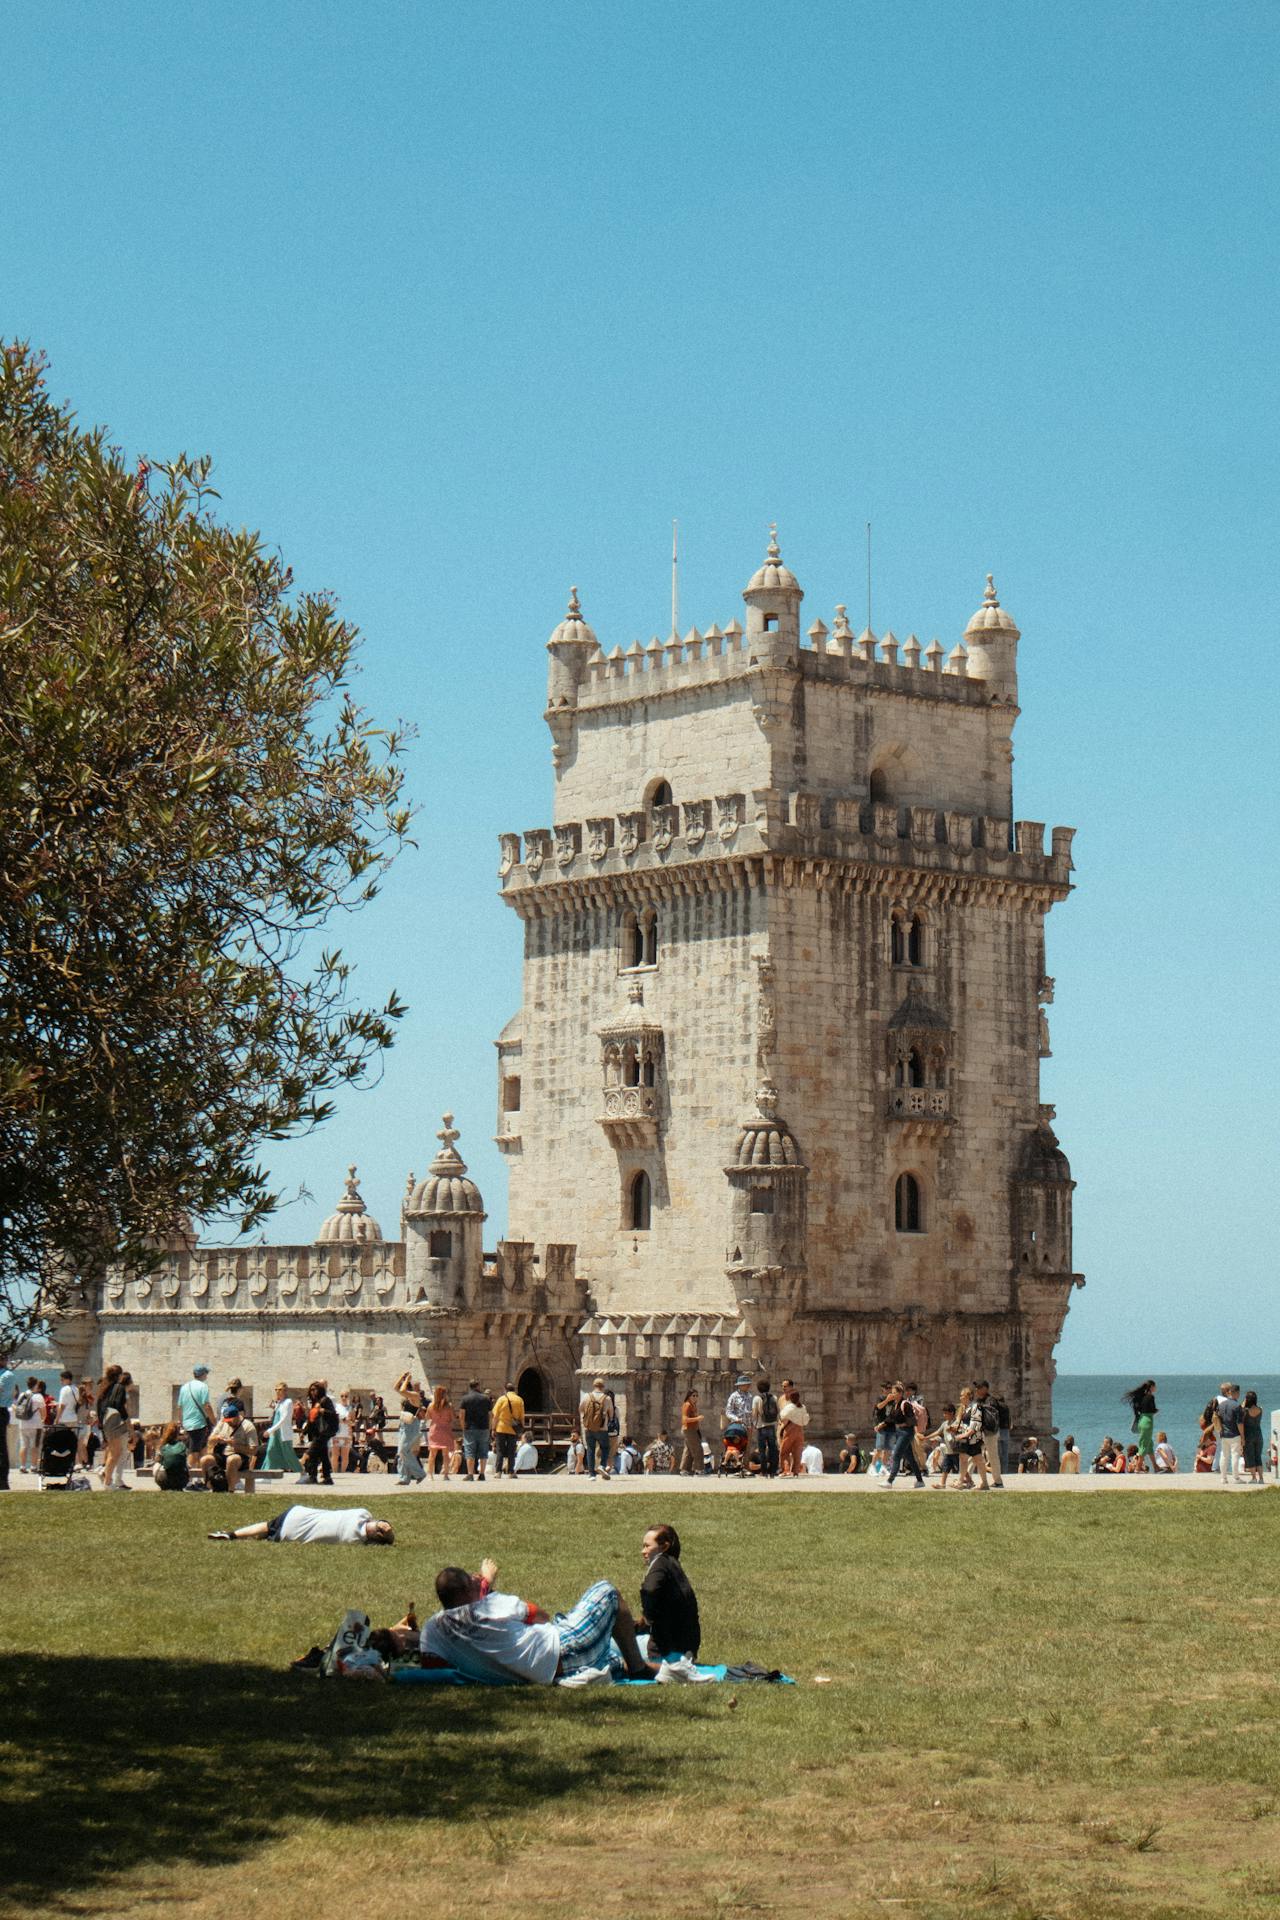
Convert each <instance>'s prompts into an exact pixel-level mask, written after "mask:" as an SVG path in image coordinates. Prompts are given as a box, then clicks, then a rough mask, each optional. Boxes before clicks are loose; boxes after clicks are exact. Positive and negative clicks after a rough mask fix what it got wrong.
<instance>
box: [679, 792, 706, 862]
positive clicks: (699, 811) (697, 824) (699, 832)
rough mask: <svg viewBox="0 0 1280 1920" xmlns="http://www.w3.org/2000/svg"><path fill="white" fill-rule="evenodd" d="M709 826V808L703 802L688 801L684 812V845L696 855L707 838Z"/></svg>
mask: <svg viewBox="0 0 1280 1920" xmlns="http://www.w3.org/2000/svg"><path fill="white" fill-rule="evenodd" d="M710 824H711V808H710V806H709V805H708V803H707V802H706V801H705V800H690V801H688V802H687V803H686V806H685V810H684V838H685V845H686V846H688V847H690V848H692V849H693V851H694V852H695V853H696V852H697V850H698V848H699V847H700V846H701V845H702V843H703V841H704V840H705V839H706V837H707V829H708V827H709V826H710Z"/></svg>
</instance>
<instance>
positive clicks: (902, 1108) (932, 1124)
mask: <svg viewBox="0 0 1280 1920" xmlns="http://www.w3.org/2000/svg"><path fill="white" fill-rule="evenodd" d="M889 1118H890V1119H891V1120H900V1121H903V1122H905V1123H906V1130H907V1131H908V1132H909V1133H910V1134H912V1135H913V1136H914V1137H916V1138H923V1137H925V1136H927V1135H930V1134H938V1133H946V1132H948V1131H949V1130H950V1128H951V1125H952V1123H953V1120H954V1118H955V1116H954V1115H953V1113H952V1111H951V1090H950V1088H949V1087H891V1088H890V1089H889Z"/></svg>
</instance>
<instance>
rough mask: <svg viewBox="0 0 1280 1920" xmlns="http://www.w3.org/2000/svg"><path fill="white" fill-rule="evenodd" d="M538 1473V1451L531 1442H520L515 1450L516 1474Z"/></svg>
mask: <svg viewBox="0 0 1280 1920" xmlns="http://www.w3.org/2000/svg"><path fill="white" fill-rule="evenodd" d="M537 1471H538V1449H537V1448H536V1447H535V1446H534V1444H533V1442H532V1440H522V1441H521V1442H520V1445H519V1446H518V1447H517V1448H516V1472H517V1473H536V1472H537Z"/></svg>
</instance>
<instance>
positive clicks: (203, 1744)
mask: <svg viewBox="0 0 1280 1920" xmlns="http://www.w3.org/2000/svg"><path fill="white" fill-rule="evenodd" d="M564 1700H565V1696H564V1695H562V1694H558V1693H556V1692H555V1691H554V1690H553V1689H546V1690H544V1689H535V1688H529V1689H524V1688H520V1689H512V1690H510V1691H507V1690H499V1689H495V1690H493V1691H490V1690H487V1689H484V1688H475V1689H474V1690H467V1689H456V1688H442V1689H441V1690H440V1691H439V1693H436V1692H435V1691H434V1690H428V1689H422V1690H419V1689H416V1688H414V1689H404V1690H401V1689H399V1688H387V1687H375V1686H359V1685H356V1684H354V1683H351V1682H345V1683H344V1682H341V1681H318V1680H316V1679H315V1678H313V1677H312V1676H310V1675H297V1674H292V1673H289V1672H287V1671H286V1672H278V1671H275V1670H273V1669H272V1668H269V1667H259V1666H251V1665H247V1664H244V1665H233V1664H226V1663H222V1662H217V1663H213V1662H200V1661H198V1660H192V1661H179V1660H166V1659H107V1658H103V1659H96V1658H95V1659H89V1658H85V1657H69V1658H65V1659H60V1658H57V1657H55V1656H52V1655H38V1654H33V1655H29V1656H28V1655H11V1656H6V1657H4V1658H0V1729H2V1731H3V1739H4V1743H5V1747H6V1749H7V1751H6V1753H5V1755H4V1758H3V1762H2V1763H0V1767H2V1771H0V1790H2V1794H0V1797H2V1798H3V1801H4V1804H5V1806H6V1814H5V1818H4V1820H3V1821H2V1822H0V1887H3V1888H4V1889H5V1892H6V1893H7V1894H8V1895H9V1896H10V1897H13V1896H22V1895H28V1896H31V1895H42V1894H44V1893H45V1892H47V1891H48V1890H49V1889H50V1888H51V1887H52V1888H56V1889H57V1891H58V1893H59V1894H62V1895H72V1894H75V1893H77V1892H83V1891H84V1890H85V1889H86V1888H88V1887H91V1886H92V1885H93V1884H94V1883H95V1882H97V1881H99V1880H101V1879H103V1878H104V1877H106V1876H111V1877H114V1876H115V1875H117V1874H122V1873H127V1872H128V1871H129V1870H130V1869H131V1868H137V1867H152V1868H158V1869H163V1868H164V1867H166V1866H172V1867H178V1866H182V1867H184V1868H190V1867H195V1868H198V1869H207V1868H210V1867H218V1866H225V1865H227V1864H229V1863H231V1862H232V1861H235V1860H238V1859H241V1858H243V1857H244V1856H245V1855H246V1854H248V1853H250V1852H252V1851H253V1850H254V1849H256V1848H257V1847H259V1846H262V1845H264V1844H266V1843H267V1842H269V1841H271V1840H273V1839H275V1838H277V1837H278V1836H279V1835H280V1834H281V1833H282V1832H283V1831H284V1830H285V1829H286V1828H287V1827H289V1826H290V1825H292V1824H293V1823H295V1822H297V1821H299V1820H314V1819H323V1820H324V1821H325V1822H326V1823H328V1824H332V1825H336V1826H339V1827H340V1826H342V1825H344V1824H345V1825H347V1826H351V1827H356V1826H358V1825H360V1824H361V1823H362V1822H364V1821H366V1820H369V1819H378V1820H387V1819H391V1820H397V1819H400V1820H413V1821H417V1822H433V1821H450V1822H452V1821H465V1820H466V1819H468V1818H471V1817H474V1818H476V1819H478V1820H483V1819H484V1818H485V1817H487V1816H494V1817H498V1816H502V1815H506V1814H508V1813H509V1812H510V1809H511V1769H510V1765H509V1759H510V1754H511V1750H512V1743H513V1742H514V1741H516V1740H519V1751H520V1769H519V1770H520V1790H521V1792H520V1797H521V1800H522V1801H523V1802H524V1803H525V1804H527V1805H531V1806H537V1805H538V1804H539V1803H546V1802H548V1801H557V1800H567V1799H569V1798H571V1797H573V1796H575V1795H580V1796H582V1797H583V1798H584V1799H593V1798H598V1796H599V1791H600V1780H601V1768H602V1765H604V1766H605V1767H606V1768H607V1775H608V1780H609V1789H610V1793H611V1794H614V1793H618V1794H622V1795H630V1794H636V1793H645V1792H652V1791H654V1790H655V1784H656V1783H658V1782H662V1785H663V1790H665V1789H666V1788H667V1787H669V1785H670V1768H669V1767H667V1768H665V1769H664V1768H658V1769H655V1768H654V1767H653V1765H652V1758H651V1756H650V1755H648V1754H647V1753H646V1752H645V1750H644V1745H643V1743H641V1744H640V1745H639V1746H637V1745H636V1744H635V1743H634V1742H633V1741H632V1740H630V1739H625V1740H624V1739H620V1738H618V1737H617V1733H616V1730H615V1729H614V1728H613V1727H611V1726H607V1725H606V1724H605V1722H604V1719H603V1717H602V1714H601V1711H600V1710H601V1709H602V1708H605V1707H606V1706H607V1705H608V1704H609V1701H610V1694H609V1690H608V1689H605V1690H603V1691H602V1692H601V1693H599V1694H594V1695H590V1696H587V1697H584V1696H583V1695H581V1694H578V1695H575V1696H574V1703H573V1704H574V1718H575V1722H576V1723H578V1724H577V1726H576V1732H577V1733H578V1735H579V1739H577V1740H568V1739H566V1737H565V1736H566V1732H567V1729H566V1728H565V1726H564V1725H563V1723H562V1721H561V1718H560V1715H559V1713H558V1711H557V1708H559V1707H562V1706H563V1705H564ZM583 1709H585V1710H586V1711H585V1713H584V1712H583ZM544 1748H545V1749H546V1750H545V1751H544V1750H543V1749H544ZM575 1748H576V1751H574V1750H573V1749H575Z"/></svg>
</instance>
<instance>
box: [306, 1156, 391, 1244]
mask: <svg viewBox="0 0 1280 1920" xmlns="http://www.w3.org/2000/svg"><path fill="white" fill-rule="evenodd" d="M381 1240H382V1228H381V1227H380V1226H379V1225H378V1223H377V1221H376V1220H375V1219H374V1217H373V1215H372V1214H371V1213H370V1212H369V1210H368V1208H367V1207H366V1206H365V1204H364V1201H363V1200H362V1199H361V1197H360V1189H359V1187H358V1186H357V1185H356V1170H355V1168H354V1167H353V1166H352V1167H348V1168H347V1180H346V1189H345V1191H344V1193H343V1196H342V1198H341V1200H339V1202H338V1204H337V1206H336V1207H335V1208H334V1210H333V1212H332V1213H331V1214H330V1215H329V1218H328V1219H327V1220H326V1221H325V1223H324V1225H323V1226H322V1227H321V1229H320V1231H319V1233H318V1234H317V1235H316V1241H315V1243H316V1245H317V1246H318V1247H372V1246H377V1245H378V1244H380V1242H381Z"/></svg>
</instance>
